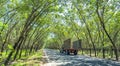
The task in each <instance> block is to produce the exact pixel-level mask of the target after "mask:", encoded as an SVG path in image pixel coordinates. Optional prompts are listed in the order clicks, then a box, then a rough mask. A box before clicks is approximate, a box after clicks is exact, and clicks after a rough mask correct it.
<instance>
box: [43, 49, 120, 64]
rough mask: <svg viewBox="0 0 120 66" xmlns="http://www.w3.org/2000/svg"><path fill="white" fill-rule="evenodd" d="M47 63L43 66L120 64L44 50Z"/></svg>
mask: <svg viewBox="0 0 120 66" xmlns="http://www.w3.org/2000/svg"><path fill="white" fill-rule="evenodd" d="M44 53H45V55H46V58H47V61H48V63H47V64H45V65H44V66H120V62H116V61H111V60H105V59H98V58H93V57H89V56H82V55H65V54H61V53H59V51H57V50H52V49H44Z"/></svg>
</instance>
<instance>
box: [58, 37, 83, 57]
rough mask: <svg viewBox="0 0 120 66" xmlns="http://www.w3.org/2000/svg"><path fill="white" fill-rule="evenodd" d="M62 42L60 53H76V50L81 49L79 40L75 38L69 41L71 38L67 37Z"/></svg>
mask: <svg viewBox="0 0 120 66" xmlns="http://www.w3.org/2000/svg"><path fill="white" fill-rule="evenodd" d="M63 43H64V44H62V46H61V49H60V53H65V54H67V55H70V54H74V55H77V54H78V50H80V49H81V40H76V41H74V42H72V43H71V39H67V40H65V41H64V42H63Z"/></svg>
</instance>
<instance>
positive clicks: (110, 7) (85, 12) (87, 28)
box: [0, 0, 120, 66]
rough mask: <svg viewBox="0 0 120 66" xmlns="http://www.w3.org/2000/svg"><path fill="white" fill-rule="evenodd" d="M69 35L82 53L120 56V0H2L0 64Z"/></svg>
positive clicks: (54, 46) (56, 43)
mask: <svg viewBox="0 0 120 66" xmlns="http://www.w3.org/2000/svg"><path fill="white" fill-rule="evenodd" d="M68 38H72V39H73V40H79V39H81V40H82V49H81V51H80V54H85V55H86V54H87V55H90V56H95V57H100V58H107V59H113V60H117V61H118V60H120V57H119V55H120V0H0V66H6V65H8V64H10V63H11V62H13V61H16V60H18V59H21V58H24V57H28V56H29V55H31V54H34V53H35V52H37V51H38V50H41V49H44V48H50V49H59V48H60V47H61V45H62V44H63V41H64V40H65V39H68Z"/></svg>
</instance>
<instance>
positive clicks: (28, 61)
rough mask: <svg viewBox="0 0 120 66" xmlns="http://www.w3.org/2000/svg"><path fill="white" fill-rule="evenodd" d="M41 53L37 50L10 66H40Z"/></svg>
mask: <svg viewBox="0 0 120 66" xmlns="http://www.w3.org/2000/svg"><path fill="white" fill-rule="evenodd" d="M42 56H43V51H42V50H39V51H37V52H35V53H33V54H31V55H30V56H28V57H23V58H21V59H19V60H17V61H14V62H12V63H11V65H10V66H40V64H42Z"/></svg>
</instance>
